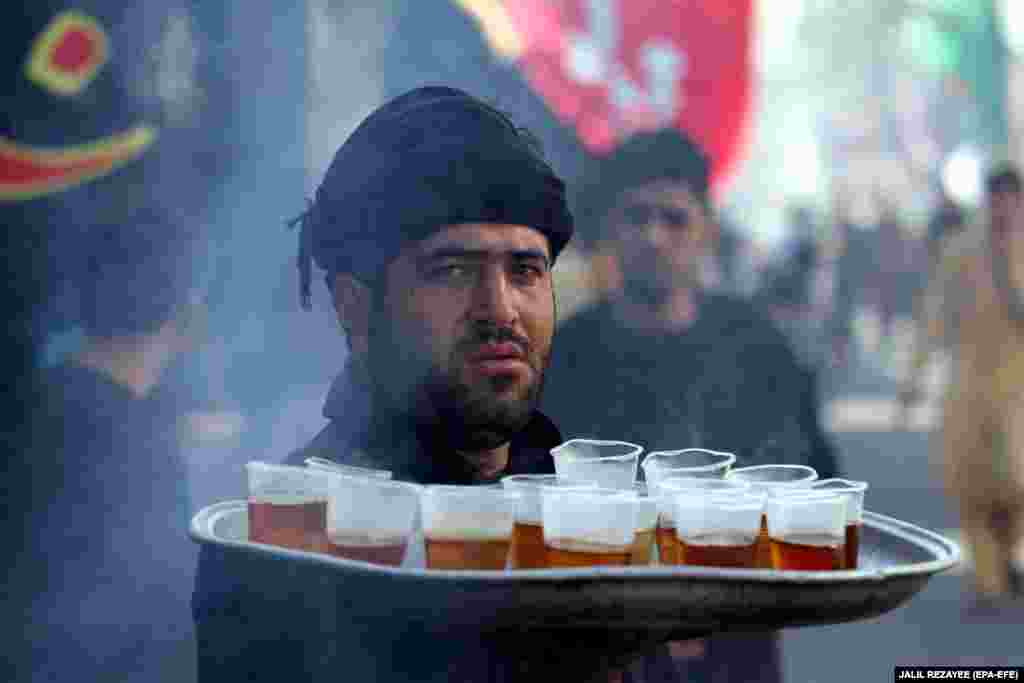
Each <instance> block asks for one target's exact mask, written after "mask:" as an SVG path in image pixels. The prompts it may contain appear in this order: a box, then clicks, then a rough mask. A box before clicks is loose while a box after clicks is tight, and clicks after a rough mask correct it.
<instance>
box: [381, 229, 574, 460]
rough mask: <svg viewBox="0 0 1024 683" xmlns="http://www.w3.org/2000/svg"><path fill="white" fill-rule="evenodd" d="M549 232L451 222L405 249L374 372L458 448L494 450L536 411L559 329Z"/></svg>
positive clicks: (389, 274)
mask: <svg viewBox="0 0 1024 683" xmlns="http://www.w3.org/2000/svg"><path fill="white" fill-rule="evenodd" d="M550 263H551V254H550V250H549V246H548V241H547V238H546V237H544V235H543V234H541V233H540V232H538V231H537V230H534V229H533V228H529V227H525V226H520V225H497V224H489V223H484V224H463V225H457V226H451V227H448V228H445V229H443V230H441V231H440V232H438V233H435V234H434V235H432V236H430V237H428V238H427V239H425V240H422V241H420V242H414V243H410V244H408V245H406V246H405V247H404V248H403V249H402V251H401V253H400V254H399V256H398V257H397V258H396V259H395V260H394V261H393V262H392V263H391V264H389V266H388V268H387V270H386V273H385V277H384V282H383V283H382V284H381V286H380V287H379V288H378V289H377V291H376V294H375V297H374V298H375V302H374V305H373V310H372V311H371V314H370V331H369V333H370V334H369V347H368V356H369V370H370V373H371V381H372V382H373V384H374V390H375V393H376V396H377V398H378V399H379V400H383V401H385V402H386V403H387V405H389V406H390V407H391V409H393V410H398V411H400V412H405V413H411V414H412V415H413V416H414V417H415V419H416V420H417V421H418V422H419V423H420V424H426V425H428V426H430V427H432V428H440V429H441V430H442V432H443V436H444V437H445V438H446V440H447V441H448V442H449V443H452V444H453V447H454V448H457V449H460V450H461V449H468V450H476V449H485V448H494V447H497V446H499V445H501V444H504V443H506V442H507V441H508V440H509V439H510V438H511V436H512V435H513V434H515V433H516V432H517V431H519V430H520V429H522V428H523V427H524V426H525V425H526V423H527V421H528V420H529V417H530V414H531V412H532V411H533V409H534V408H535V407H536V404H537V401H538V399H539V397H540V391H541V386H542V384H543V377H544V371H545V370H546V369H547V365H548V361H549V356H550V350H551V338H552V335H553V333H554V327H555V304H554V290H553V288H552V279H551V268H550Z"/></svg>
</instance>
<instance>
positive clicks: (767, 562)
mask: <svg viewBox="0 0 1024 683" xmlns="http://www.w3.org/2000/svg"><path fill="white" fill-rule="evenodd" d="M726 479H728V480H730V481H743V482H746V483H747V484H749V485H750V487H751V489H752V490H754V491H761V492H763V493H765V494H767V495H768V497H769V498H771V497H773V496H775V495H777V494H779V493H785V492H787V491H793V490H796V489H807V488H810V486H811V484H812V483H813V482H815V481H817V479H818V472H817V471H816V470H815V469H814V468H813V467H808V466H807V465H753V466H751V467H740V468H737V469H734V470H732V471H731V472H729V474H727V475H726ZM767 514H768V513H767V509H766V511H765V515H764V516H762V517H761V535H760V536H759V537H758V540H757V559H756V565H757V567H759V568H761V569H771V567H772V557H771V549H770V545H769V543H768V517H767Z"/></svg>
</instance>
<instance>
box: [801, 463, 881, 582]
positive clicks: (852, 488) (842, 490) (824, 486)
mask: <svg viewBox="0 0 1024 683" xmlns="http://www.w3.org/2000/svg"><path fill="white" fill-rule="evenodd" d="M811 490H812V491H829V492H834V493H838V494H840V495H844V496H846V541H845V543H844V544H843V547H844V553H843V569H856V568H857V561H858V557H857V556H858V555H859V554H860V529H861V526H862V525H863V523H864V494H865V492H866V491H867V490H868V484H867V482H866V481H852V480H850V479H822V480H820V481H816V482H814V483H813V484H811Z"/></svg>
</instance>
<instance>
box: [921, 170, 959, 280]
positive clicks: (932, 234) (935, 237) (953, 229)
mask: <svg viewBox="0 0 1024 683" xmlns="http://www.w3.org/2000/svg"><path fill="white" fill-rule="evenodd" d="M938 196H939V198H938V202H937V204H936V206H935V209H934V210H933V211H932V214H931V216H930V217H929V219H928V235H927V239H928V264H929V272H930V270H931V269H933V268H935V266H936V265H937V264H938V262H939V259H940V257H941V255H942V251H943V248H944V247H945V245H946V243H947V242H948V241H949V240H950V239H951V238H953V237H955V236H956V235H957V234H958V233H959V232H960V231H961V230H963V229H964V227H965V223H966V217H965V215H964V210H963V209H962V208H960V205H959V204H957V203H956V201H955V200H954V199H953V198H952V197H950V196H949V193H948V192H947V191H946V188H945V186H943V185H942V184H941V183H939V185H938Z"/></svg>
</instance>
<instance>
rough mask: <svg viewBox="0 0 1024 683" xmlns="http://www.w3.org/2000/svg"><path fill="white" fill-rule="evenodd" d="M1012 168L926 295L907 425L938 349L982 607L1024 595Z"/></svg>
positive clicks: (947, 451) (1020, 284) (1023, 234)
mask: <svg viewBox="0 0 1024 683" xmlns="http://www.w3.org/2000/svg"><path fill="white" fill-rule="evenodd" d="M1022 189H1024V188H1022V184H1021V176H1020V173H1019V171H1018V170H1017V169H1016V168H1014V167H1012V166H1008V165H1007V166H1001V167H998V168H996V169H994V170H993V171H992V172H991V173H990V174H989V175H988V177H987V179H986V201H987V207H986V208H987V220H984V221H981V222H979V223H976V224H975V225H973V226H971V227H969V228H967V229H966V230H964V231H963V232H961V233H959V234H958V235H957V236H956V237H954V238H953V239H952V240H951V241H950V242H949V243H948V244H947V246H946V248H945V250H944V252H943V256H942V260H941V262H940V264H939V267H938V268H937V269H936V273H935V275H934V277H933V279H932V282H931V284H930V285H929V288H928V291H927V293H926V295H925V299H924V305H923V307H922V309H923V313H922V316H921V320H920V322H919V332H918V335H917V348H916V350H915V353H914V355H913V360H912V363H911V372H910V374H909V376H908V378H907V380H906V383H905V385H904V387H903V390H902V391H901V401H902V406H903V411H902V413H901V414H902V419H903V421H904V423H905V421H906V419H907V411H908V408H909V407H910V406H911V405H912V404H913V403H914V402H915V401H917V400H918V399H919V398H920V397H921V391H920V386H919V385H920V380H921V374H922V372H923V370H924V368H925V365H926V363H927V362H928V360H929V359H930V357H931V355H932V351H933V350H935V349H940V348H941V349H945V350H946V351H948V352H949V353H950V354H951V355H952V361H953V375H952V378H951V381H950V383H949V386H948V387H947V390H946V398H945V405H944V409H943V422H942V460H941V462H942V469H943V479H944V481H945V484H946V490H947V492H948V493H949V495H950V496H952V497H953V498H954V500H956V501H957V503H958V505H959V509H960V520H961V524H962V528H963V533H964V536H965V538H966V541H967V544H968V546H969V548H970V550H971V555H972V557H973V559H974V581H975V588H976V590H977V592H978V595H979V597H980V598H981V599H982V602H987V601H989V600H993V599H998V598H1001V597H1004V596H1006V595H1008V594H1011V593H1012V594H1017V595H1024V565H1022V562H1024V432H1022V429H1024V426H1022V425H1024V392H1022V390H1021V387H1022V386H1024V384H1022V383H1024V193H1022Z"/></svg>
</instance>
